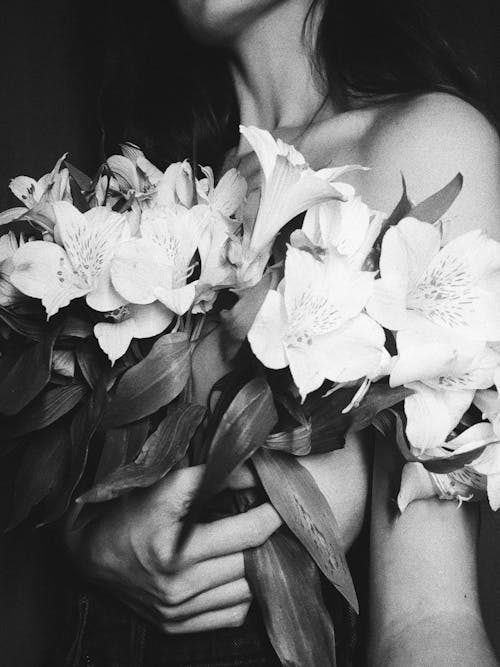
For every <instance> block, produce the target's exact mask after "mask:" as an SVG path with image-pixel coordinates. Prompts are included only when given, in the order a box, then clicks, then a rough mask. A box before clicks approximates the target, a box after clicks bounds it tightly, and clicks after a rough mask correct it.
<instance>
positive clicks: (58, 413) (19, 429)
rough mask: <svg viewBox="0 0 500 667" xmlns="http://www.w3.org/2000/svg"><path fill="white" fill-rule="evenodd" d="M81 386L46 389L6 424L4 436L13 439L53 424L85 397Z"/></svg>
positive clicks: (73, 385) (83, 387)
mask: <svg viewBox="0 0 500 667" xmlns="http://www.w3.org/2000/svg"><path fill="white" fill-rule="evenodd" d="M86 391H87V389H86V387H85V386H84V385H82V384H69V385H65V386H60V387H53V388H51V389H47V390H46V391H44V392H43V393H41V394H39V395H38V396H37V397H36V398H35V400H34V401H33V402H32V403H31V404H30V405H29V406H28V407H27V408H25V410H23V411H22V412H20V413H19V414H18V415H16V417H14V418H12V420H9V422H10V423H9V422H7V424H6V427H5V430H4V434H5V436H6V437H9V438H15V437H18V436H20V435H24V434H25V433H30V431H38V430H40V429H43V428H46V427H47V426H49V425H50V424H53V423H54V422H55V421H57V420H58V419H59V418H60V417H62V416H63V415H65V414H66V413H67V412H69V411H70V410H72V409H73V408H74V407H75V406H76V405H78V403H79V402H80V401H81V400H82V398H83V397H84V396H85V393H86Z"/></svg>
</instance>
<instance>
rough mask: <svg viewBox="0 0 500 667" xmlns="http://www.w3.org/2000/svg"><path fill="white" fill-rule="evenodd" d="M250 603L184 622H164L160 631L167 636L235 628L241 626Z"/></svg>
mask: <svg viewBox="0 0 500 667" xmlns="http://www.w3.org/2000/svg"><path fill="white" fill-rule="evenodd" d="M249 607H250V602H244V603H242V604H239V605H235V606H234V607H228V608H227V609H218V610H217V611H208V612H206V613H204V614H200V615H199V616H194V617H193V618H189V619H187V620H184V621H177V622H176V621H165V622H164V623H163V624H162V629H163V631H164V632H166V633H167V634H185V633H188V632H206V631H207V630H217V629H219V628H237V627H239V626H240V625H243V623H244V621H245V618H246V616H247V614H248V609H249Z"/></svg>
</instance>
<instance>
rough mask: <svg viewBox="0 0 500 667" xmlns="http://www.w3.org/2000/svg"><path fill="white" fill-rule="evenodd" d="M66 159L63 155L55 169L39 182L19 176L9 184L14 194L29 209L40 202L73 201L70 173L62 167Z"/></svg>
mask: <svg viewBox="0 0 500 667" xmlns="http://www.w3.org/2000/svg"><path fill="white" fill-rule="evenodd" d="M65 159H66V155H63V156H62V157H61V158H59V160H58V161H57V162H56V164H55V166H54V169H53V170H52V171H51V172H50V173H49V174H45V175H44V176H42V177H41V178H40V179H39V180H38V181H36V180H35V179H34V178H31V177H30V176H17V177H16V178H13V179H12V180H11V182H10V184H9V187H10V189H11V191H12V193H13V194H14V195H15V196H16V197H17V198H18V199H19V200H20V201H22V203H23V204H24V205H25V206H26V207H27V209H30V208H33V206H35V205H36V204H38V203H40V202H56V201H69V202H71V201H72V198H71V190H70V186H69V172H68V169H67V168H66V167H64V168H62V169H61V165H62V163H63V162H64V160H65Z"/></svg>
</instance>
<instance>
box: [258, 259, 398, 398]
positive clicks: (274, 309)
mask: <svg viewBox="0 0 500 667" xmlns="http://www.w3.org/2000/svg"><path fill="white" fill-rule="evenodd" d="M372 287H373V275H372V274H370V273H367V272H362V271H355V270H353V269H352V267H350V266H349V264H348V262H347V261H346V260H345V258H342V257H341V256H340V255H338V254H336V255H334V254H330V255H328V256H326V257H325V258H324V260H323V261H321V260H317V259H315V258H314V257H313V256H312V255H311V254H310V253H309V252H306V251H302V250H298V249H297V248H293V247H289V248H288V252H287V257H286V260H285V278H284V280H283V281H282V283H281V284H280V286H279V288H278V290H270V291H269V292H268V294H267V296H266V299H265V301H264V303H263V305H262V307H261V309H260V310H259V312H258V314H257V317H256V318H255V321H254V323H253V325H252V328H251V329H250V332H249V334H248V340H249V343H250V345H251V347H252V350H253V352H254V354H255V356H256V357H257V358H258V359H259V360H260V361H261V362H262V363H263V364H264V365H265V366H266V367H267V368H274V369H278V368H285V367H287V366H290V372H291V374H292V377H293V379H294V381H295V383H296V385H297V387H298V389H299V391H300V394H301V396H302V398H305V397H306V395H307V394H309V393H310V392H312V391H314V390H315V389H318V388H319V387H320V386H321V385H322V384H323V382H324V380H325V379H328V380H332V381H334V382H348V381H352V380H357V379H360V378H364V377H373V376H375V375H377V374H378V372H379V369H380V368H381V366H382V365H383V363H384V361H385V360H386V358H387V356H388V355H387V352H386V351H385V348H384V343H385V335H384V331H383V329H382V327H380V326H379V325H378V324H377V323H376V322H374V321H373V320H372V319H371V318H369V317H368V316H367V315H365V314H363V313H362V312H361V311H362V310H363V307H364V305H365V303H366V301H367V299H368V297H369V295H370V294H371V290H372Z"/></svg>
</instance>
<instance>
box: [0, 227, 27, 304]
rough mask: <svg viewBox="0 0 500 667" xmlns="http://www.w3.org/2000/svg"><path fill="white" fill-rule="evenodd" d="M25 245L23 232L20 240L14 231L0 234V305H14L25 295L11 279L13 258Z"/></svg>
mask: <svg viewBox="0 0 500 667" xmlns="http://www.w3.org/2000/svg"><path fill="white" fill-rule="evenodd" d="M22 245H24V237H23V235H22V234H21V236H20V238H19V241H18V240H17V239H16V235H15V234H14V232H13V231H10V232H8V233H7V234H4V235H3V236H0V306H12V305H13V304H14V303H17V302H18V301H19V300H21V299H24V298H25V296H24V294H22V292H20V291H19V290H18V289H17V288H16V287H14V285H13V284H12V283H11V281H10V276H11V274H12V272H13V270H14V262H13V261H12V258H13V257H14V255H15V254H16V252H17V250H18V248H19V246H22Z"/></svg>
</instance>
